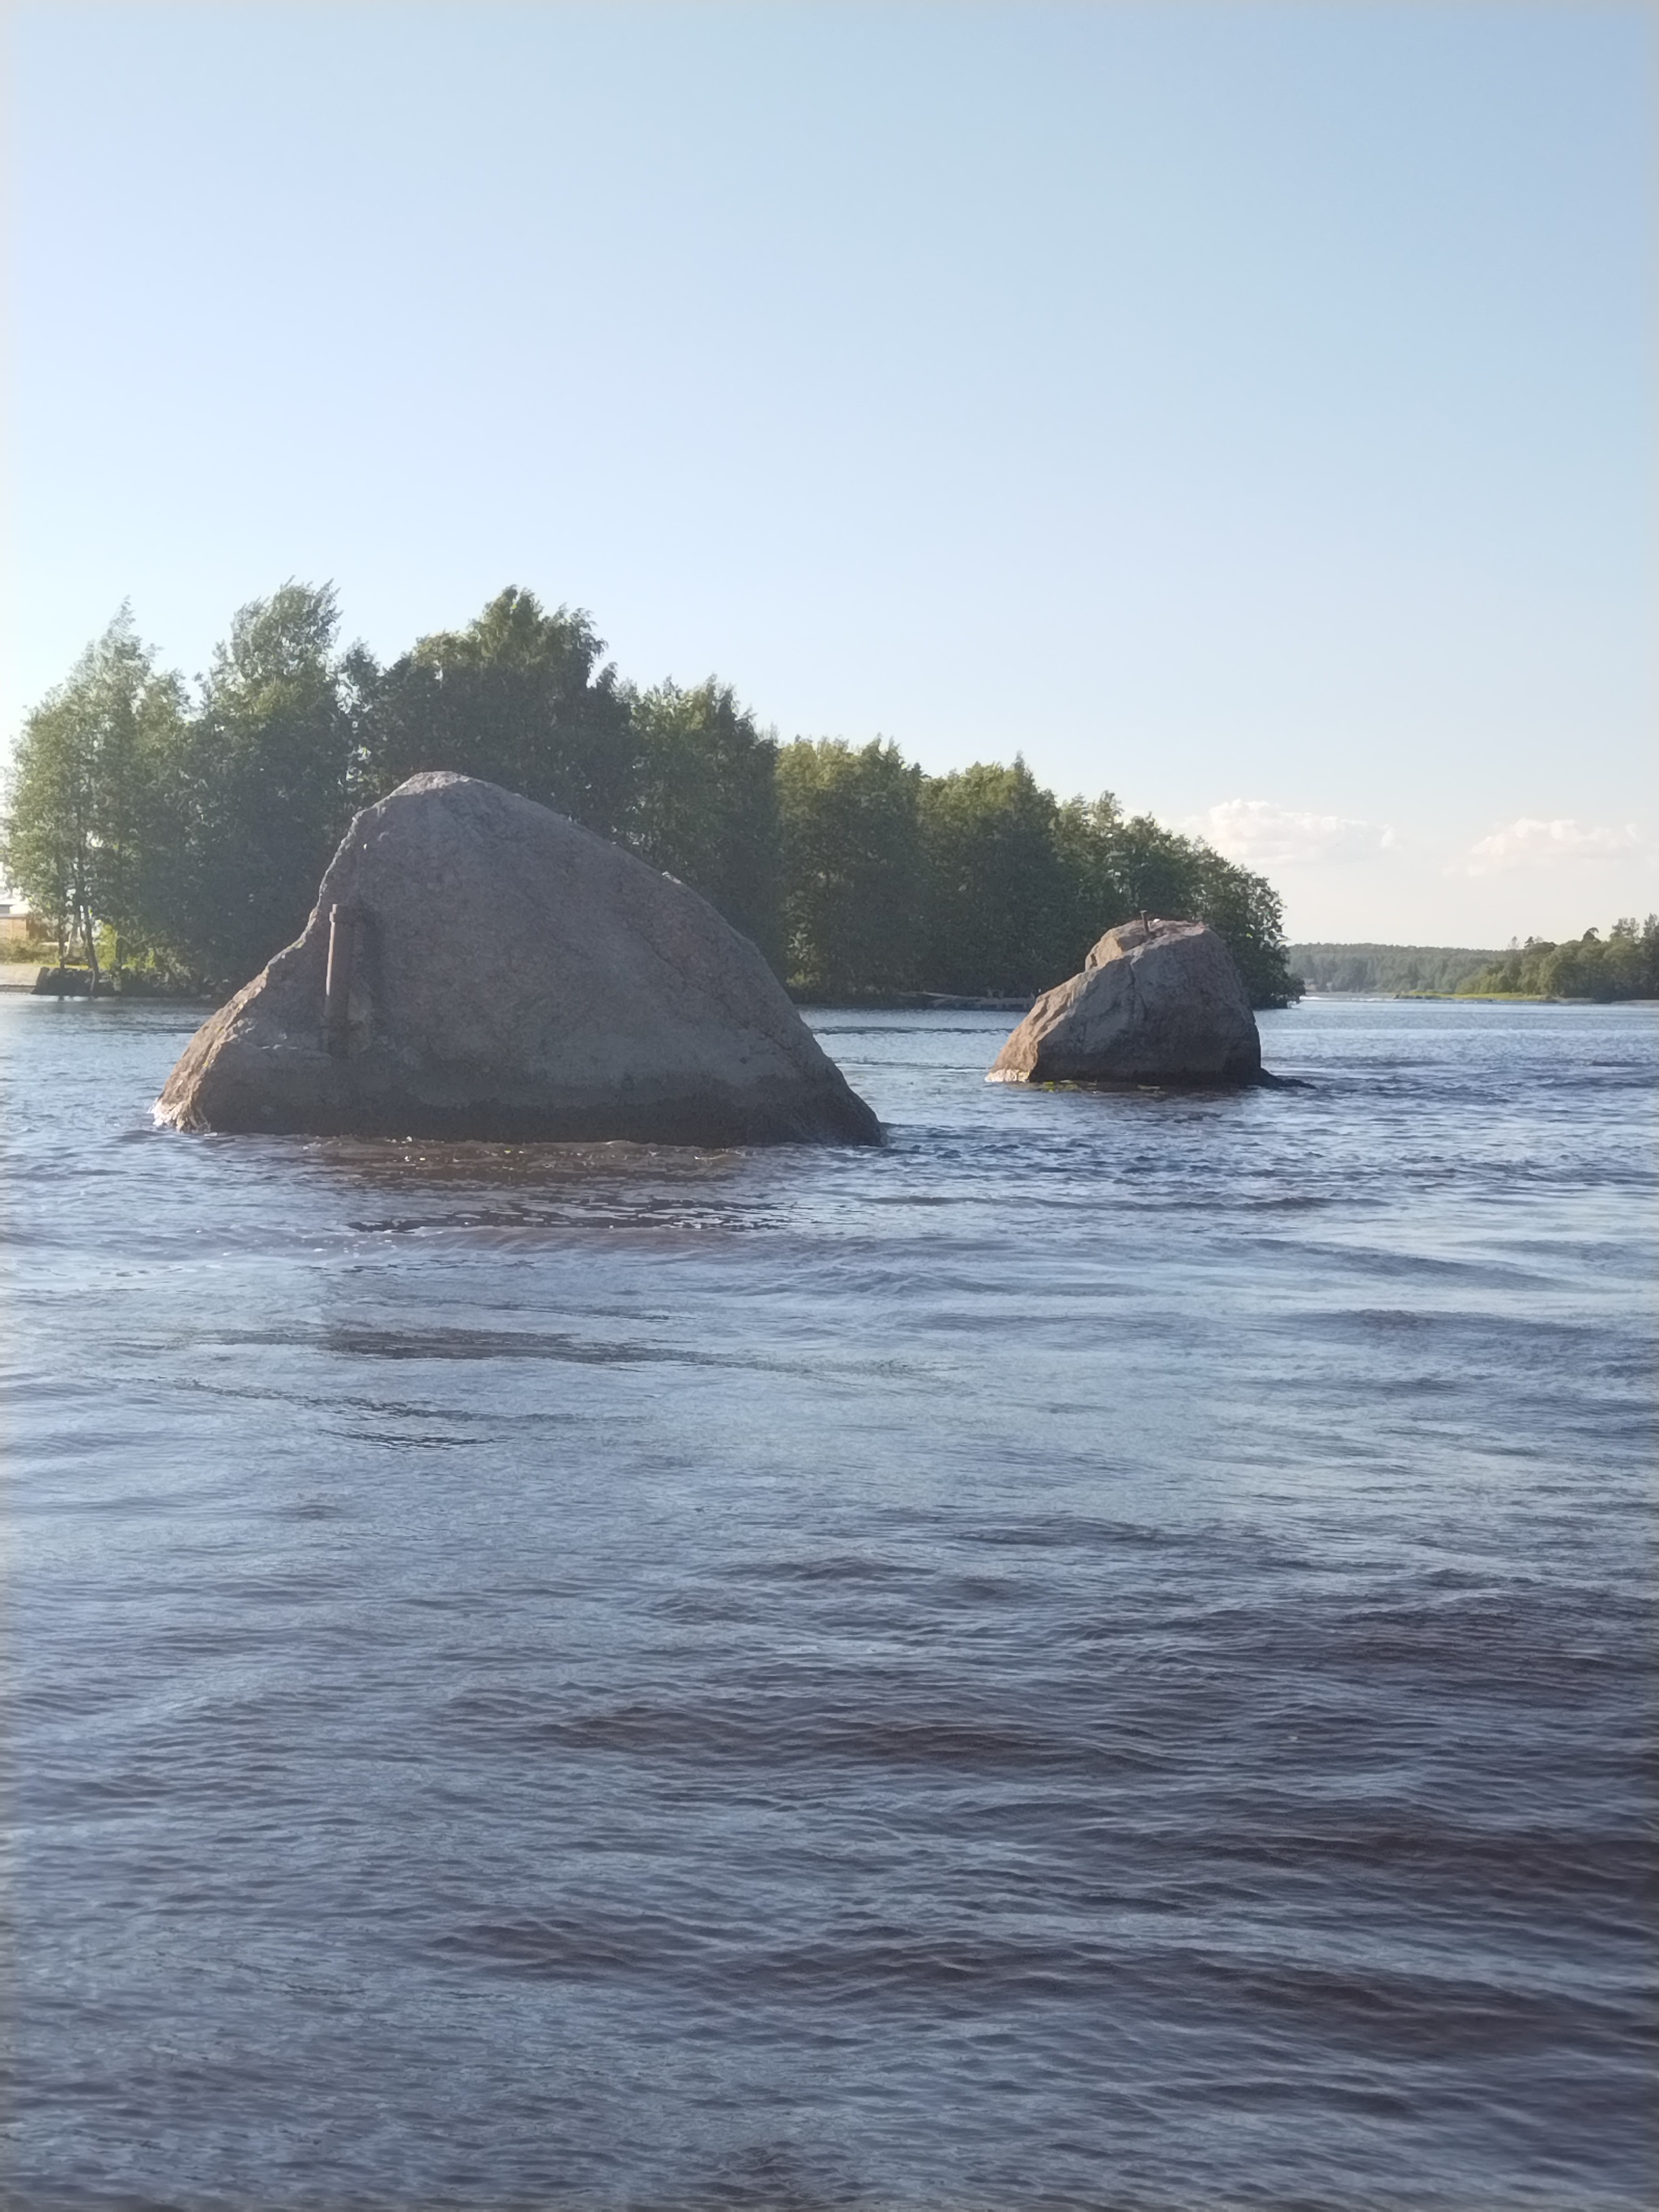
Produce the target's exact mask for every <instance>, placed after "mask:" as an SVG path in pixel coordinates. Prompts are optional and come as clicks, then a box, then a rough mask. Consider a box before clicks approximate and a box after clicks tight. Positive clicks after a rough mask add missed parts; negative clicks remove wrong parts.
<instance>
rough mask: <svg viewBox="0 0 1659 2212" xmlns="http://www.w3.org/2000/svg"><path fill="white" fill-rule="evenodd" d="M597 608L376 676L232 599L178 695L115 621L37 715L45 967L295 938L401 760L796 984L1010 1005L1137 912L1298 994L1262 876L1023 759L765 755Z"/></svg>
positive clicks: (168, 964) (16, 844)
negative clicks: (600, 619) (609, 846)
mask: <svg viewBox="0 0 1659 2212" xmlns="http://www.w3.org/2000/svg"><path fill="white" fill-rule="evenodd" d="M604 653H605V647H604V643H603V641H602V640H601V639H600V638H599V636H598V635H596V634H595V631H594V629H593V626H592V622H591V621H590V619H589V618H588V617H587V616H586V615H585V614H583V613H580V612H578V611H573V610H571V609H569V608H565V607H560V608H557V609H556V610H555V611H552V612H547V611H544V609H543V607H542V606H541V605H540V604H539V603H538V600H537V599H536V598H535V597H534V595H533V594H532V593H531V592H525V591H520V590H517V589H509V590H507V591H504V592H501V593H500V594H499V596H498V597H496V598H495V599H492V600H491V601H490V602H489V605H487V606H486V607H485V608H484V610H483V612H482V613H481V614H480V615H479V616H478V617H477V620H476V621H474V622H473V623H470V624H469V625H468V626H467V627H466V628H465V629H458V630H446V631H440V632H437V633H435V634H434V635H429V636H427V637H422V638H421V639H420V640H418V641H416V644H415V645H413V646H412V647H410V650H409V651H408V652H407V653H404V654H402V655H401V656H399V657H398V659H395V660H393V661H392V662H391V663H390V664H388V665H380V663H379V662H378V661H376V660H375V659H374V657H373V655H371V654H370V653H368V651H367V649H366V648H365V647H362V646H361V645H357V646H352V647H349V648H346V649H344V650H342V649H341V647H340V644H339V612H338V607H337V601H336V597H335V593H334V592H333V589H332V587H331V586H326V585H325V586H313V585H307V584H301V583H295V582H290V583H288V584H285V585H284V586H283V587H282V588H281V589H280V590H279V591H276V592H273V593H272V594H271V596H270V598H269V599H260V600H256V601H254V602H252V604H251V605H247V606H245V607H243V608H241V609H240V611H239V612H238V613H237V614H236V616H235V617H234V620H233V622H232V623H231V626H230V632H229V635H228V638H227V639H226V641H224V643H223V644H222V645H221V646H220V647H218V648H217V650H216V653H215V654H214V657H213V660H212V665H211V666H210V670H209V672H208V673H207V675H206V676H205V677H204V678H199V679H198V680H197V685H196V687H195V689H194V690H193V691H192V690H191V689H190V688H189V687H187V686H186V684H185V681H184V679H183V678H181V677H180V676H179V675H177V674H175V673H173V672H172V671H166V670H163V669H161V668H159V667H158V666H157V665H156V660H155V653H154V652H153V651H152V649H151V648H150V647H148V646H146V645H145V644H144V643H143V641H141V639H140V638H139V636H138V634H137V629H136V628H135V626H134V624H133V622H132V618H131V614H130V613H129V612H128V611H127V610H125V609H124V610H123V611H122V612H121V613H120V614H119V615H118V617H117V618H116V620H115V621H114V622H113V623H112V624H111V626H110V628H109V629H108V630H107V631H106V633H105V634H104V635H103V636H102V637H101V638H100V639H99V640H98V641H96V642H95V643H94V644H93V645H91V646H89V647H88V648H87V651H86V652H85V653H83V654H82V658H81V659H80V660H79V662H77V664H76V667H75V669H74V671H72V673H71V674H70V677H69V678H67V680H66V681H65V682H64V684H61V685H60V686H58V689H57V690H54V691H52V693H51V694H50V695H49V696H47V697H46V699H45V700H43V701H42V702H41V703H40V705H39V706H38V707H36V708H34V709H33V712H32V713H31V714H29V715H28V716H27V720H26V721H25V724H24V726H23V730H22V732H21V736H20V738H19V740H18V744H17V750H16V754H15V760H14V763H13V768H12V773H11V775H10V778H9V787H8V792H7V811H6V815H5V818H4V821H3V823H0V872H3V873H4V874H5V875H7V876H9V878H10V880H11V882H12V883H13V884H15V886H16V887H17V889H18V890H20V891H21V892H22V893H23V894H24V896H26V897H27V899H28V901H29V902H30V903H31V905H32V906H33V908H34V910H35V912H36V913H37V914H38V915H40V916H42V917H43V918H44V919H45V920H46V923H47V925H48V927H50V929H51V930H52V933H53V934H54V936H55V938H56V940H57V942H58V946H59V949H60V957H61V956H62V955H64V954H68V955H70V956H78V957H81V958H82V959H83V960H85V961H86V962H87V963H88V964H90V965H91V966H92V967H93V969H94V976H95V975H96V973H97V971H98V969H100V965H101V966H102V967H105V968H108V969H114V970H115V971H117V972H118V974H119V975H121V976H122V977H123V978H131V979H133V980H135V981H139V982H141V983H146V982H147V983H149V985H150V986H151V987H166V988H174V989H179V990H193V991H200V992H203V993H204V994H214V995H217V994H223V993H225V992H228V991H229V990H232V989H234V988H235V987H238V986H239V985H240V984H241V983H243V982H244V981H246V980H247V978H248V977H249V976H251V975H254V974H255V973H257V971H258V969H260V968H261V967H262V966H263V965H264V963H265V962H266V961H267V960H268V959H270V957H271V955H272V954H273V953H275V952H276V951H279V950H280V949H281V947H282V946H283V945H286V944H289V943H290V942H291V941H292V940H293V939H294V938H295V937H296V936H297V935H298V934H299V933H300V931H301V928H302V927H303V926H304V924H305V921H306V917H307V914H308V912H309V911H310V908H311V903H312V901H313V897H314V896H315V893H316V888H317V884H318V881H319V878H320V877H321V875H322V872H323V870H324V867H325V866H326V864H327V861H328V860H329V858H330V856H331V854H332V852H333V851H334V848H335V847H336V846H337V843H338V842H339V840H340V838H341V837H342V836H343V834H344V832H345V829H346V827H347V825H348V824H349V821H350V819H351V817H352V816H353V814H354V813H356V811H357V810H358V809H359V808H360V807H362V806H365V805H369V804H371V803H372V802H373V801H374V800H375V799H380V798H383V797H384V796H385V795H386V793H388V792H389V791H391V790H392V789H393V788H394V787H396V786H397V785H398V784H399V783H400V782H402V781H404V778H405V777H407V776H409V775H413V774H414V773H416V771H417V770H420V769H455V770H458V771H459V772H461V773H462V774H465V775H477V776H483V777H487V778H488V779H489V781H492V782H495V783H500V784H503V785H505V786H506V787H507V788H508V789H509V790H512V791H516V792H520V793H523V794H524V795H525V796H526V797H527V798H530V799H537V800H539V801H540V802H541V803H542V804H544V805H548V806H551V807H555V808H556V809H557V810H558V811H560V812H562V813H565V814H568V815H571V816H573V817H574V818H575V819H576V820H577V821H579V822H580V823H584V824H586V827H587V828H589V829H593V830H595V831H597V832H598V833H599V835H600V836H605V837H609V838H613V839H615V840H616V841H617V842H619V843H621V844H623V845H625V846H627V847H629V848H630V849H631V850H633V851H634V852H635V853H637V854H639V855H640V857H641V859H643V860H647V861H648V862H649V863H650V864H651V865H652V866H653V867H659V868H662V869H665V870H666V871H668V872H670V873H671V874H672V875H675V876H678V878H681V880H682V881H684V882H685V883H687V884H690V885H691V886H692V888H693V889H694V890H698V891H701V892H702V894H703V896H705V897H707V898H708V900H709V901H710V902H712V903H713V904H714V906H715V907H716V908H719V909H720V912H721V913H722V914H724V915H726V919H727V920H728V921H731V922H732V923H733V925H734V926H735V927H738V929H740V930H742V931H743V932H744V933H745V934H746V935H747V936H749V937H750V938H752V939H754V941H755V942H756V943H757V945H759V946H760V948H761V950H762V951H763V952H764V953H765V955H766V957H767V958H768V959H769V961H771V963H773V965H774V967H775V969H776V970H777V972H778V973H779V974H780V975H781V976H782V977H783V978H784V979H785V981H787V983H788V984H789V986H790V987H791V988H792V989H793V991H794V992H795V993H796V994H797V995H798V996H799V997H802V998H805V999H811V1000H820V1001H842V1002H848V1001H851V1002H858V1001H860V1000H862V1001H867V1002H874V1001H879V1000H884V999H886V1000H893V999H896V998H899V997H902V996H903V995H904V994H913V993H916V992H919V991H936V992H940V993H948V994H962V995H975V996H977V995H983V996H987V997H992V996H994V997H1017V996H1027V995H1031V994H1036V992H1038V991H1040V990H1042V989H1045V988H1047V987H1048V986H1050V985H1052V984H1054V983H1055V982H1058V981H1061V980H1062V979H1063V978H1064V977H1065V976H1066V975H1072V974H1073V973H1075V971H1076V970H1077V969H1078V968H1079V967H1080V966H1081V964H1082V961H1083V957H1084V954H1085V951H1086V950H1087V948H1088V947H1089V945H1091V944H1092V943H1093V942H1094V940H1095V939H1097V937H1099V936H1100V934H1101V933H1102V932H1103V931H1104V930H1106V929H1108V928H1109V927H1111V926H1112V925H1113V924H1114V923H1115V922H1118V921H1124V920H1126V919H1127V918H1128V917H1129V916H1130V915H1134V914H1137V913H1140V912H1143V911H1145V912H1149V913H1158V914H1165V915H1182V916H1191V917H1194V918H1197V919H1199V920H1201V921H1207V922H1208V923H1210V925H1211V926H1212V927H1213V928H1214V929H1216V930H1217V931H1218V933H1219V934H1220V935H1221V936H1222V937H1223V938H1224V939H1225V941H1226V943H1227V945H1229V947H1230V948H1231V951H1232V953H1233V956H1234V957H1235V959H1236V960H1237V963H1238V964H1239V967H1240V969H1241V970H1242V971H1243V975H1244V979H1245V981H1246V983H1247V985H1248V986H1249V991H1250V994H1251V997H1252V999H1253V1000H1254V1001H1255V1004H1256V1005H1257V1006H1283V1005H1285V1004H1286V1003H1288V1002H1289V1001H1290V1000H1292V999H1294V998H1296V997H1297V996H1299V994H1300V988H1301V987H1300V985H1299V983H1298V982H1297V979H1296V976H1295V975H1294V974H1293V973H1292V970H1291V966H1290V964H1289V963H1287V961H1286V958H1285V941H1284V927H1283V918H1282V912H1281V908H1280V904H1279V897H1278V896H1277V894H1276V893H1275V892H1274V890H1273V886H1272V885H1271V884H1268V883H1267V881H1266V880H1265V878H1262V877H1261V876H1259V875H1255V874H1253V873H1252V872H1250V871H1249V870H1248V869H1245V868H1242V867H1239V866H1237V865H1236V864H1235V863H1233V862H1231V861H1230V860H1225V859H1224V858H1223V856H1222V855H1221V854H1218V853H1217V852H1215V851H1213V850H1212V848H1209V847H1208V846H1206V845H1205V844H1204V843H1202V842H1200V841H1199V840H1196V839H1194V838H1191V837H1186V836H1182V835H1180V834H1179V833H1177V832H1176V831H1174V830H1171V829H1164V827H1163V826H1162V825H1160V824H1159V823H1157V822H1156V821H1154V820H1153V819H1152V817H1151V816H1149V815H1145V814H1141V815H1134V816H1126V815H1125V814H1124V813H1123V811H1122V810H1121V808H1120V807H1119V805H1117V802H1116V800H1115V799H1114V798H1113V797H1112V796H1111V794H1110V793H1103V794H1102V795H1101V796H1099V797H1098V798H1096V799H1080V798H1079V799H1067V800H1064V801H1062V800H1060V799H1056V797H1055V796H1054V793H1052V792H1049V791H1047V790H1045V789H1043V787H1042V786H1041V785H1040V784H1038V783H1037V781H1036V779H1035V777H1033V776H1032V775H1031V773H1030V770H1029V769H1027V768H1026V766H1025V764H1024V760H1023V759H1021V758H1019V757H1016V758H1015V760H1014V762H1013V763H1012V766H1004V765H1002V764H1000V763H975V765H974V766H972V767H970V768H966V769H960V770H957V771H956V772H954V773H952V774H951V775H937V776H936V775H925V774H924V773H923V772H922V770H921V769H920V768H918V767H917V766H915V763H911V762H908V761H906V759H905V758H904V757H903V755H902V753H901V752H900V750H899V749H898V747H897V746H896V745H895V744H890V743H889V742H887V741H885V740H884V739H881V738H874V739H872V741H871V742H869V743H868V744H862V745H854V744H847V743H844V742H842V740H840V739H836V738H817V739H812V738H796V739H794V740H793V741H792V742H781V741H780V740H779V739H778V738H777V737H776V736H775V734H774V733H773V732H769V731H766V730H763V729H762V728H760V727H759V726H757V723H756V721H755V720H754V718H753V716H752V715H751V714H750V713H749V712H748V711H747V710H746V709H745V708H743V707H742V706H740V705H739V703H738V699H737V697H736V696H735V693H734V692H733V690H732V687H731V686H730V685H729V684H723V683H721V682H720V681H718V680H717V679H715V678H709V679H708V681H707V682H705V683H703V684H697V685H695V686H693V687H692V688H690V689H689V690H683V689H681V688H680V687H679V686H678V685H677V684H659V685H656V686H655V687H653V688H650V689H641V688H640V687H638V686H636V685H634V684H629V683H627V682H625V681H624V680H623V679H622V678H620V677H619V676H618V674H617V671H616V668H615V667H614V665H611V663H609V662H606V661H605V659H604V657H603V656H604Z"/></svg>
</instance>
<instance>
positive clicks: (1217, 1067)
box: [987, 921, 1262, 1085]
mask: <svg viewBox="0 0 1659 2212" xmlns="http://www.w3.org/2000/svg"><path fill="white" fill-rule="evenodd" d="M1261 1079H1262V1076H1261V1037H1260V1036H1259V1035H1258V1033H1257V1030H1256V1025H1255V1015H1254V1014H1253V1013H1252V1012H1251V1011H1250V1002H1249V994H1248V993H1247V992H1246V991H1245V988H1244V984H1243V979H1242V977H1241V976H1240V975H1239V972H1238V969H1237V967H1236V966H1235V965H1234V963H1233V958H1232V955H1231V953H1230V952H1229V951H1228V950H1227V948H1226V946H1225V945H1224V944H1223V943H1222V941H1221V939H1219V938H1218V936H1217V935H1216V933H1215V932H1214V931H1213V930H1212V929H1209V928H1207V927H1206V926H1205V924H1204V923H1202V922H1200V921H1131V922H1125V923H1124V924H1122V925H1121V927H1119V928H1116V929H1113V930H1109V931H1108V932H1107V933H1106V935H1105V936H1104V937H1103V938H1102V939H1101V940H1100V942H1099V944H1098V945H1096V946H1095V948H1094V950H1093V951H1091V953H1090V955H1089V957H1088V959H1087V961H1086V962H1085V965H1084V968H1083V971H1082V973H1081V974H1080V975H1073V976H1072V977H1070V978H1069V980H1068V981H1066V982H1064V983H1060V984H1057V985H1056V986H1055V987H1054V989H1053V990H1052V991H1048V992H1045V993H1044V994H1043V996H1042V998H1040V999H1039V1000H1037V1002H1036V1006H1033V1007H1032V1009H1031V1011H1030V1013H1029V1014H1028V1015H1027V1016H1026V1017H1025V1019H1024V1021H1023V1022H1022V1023H1021V1024H1019V1027H1018V1029H1017V1030H1015V1031H1014V1033H1013V1035H1012V1036H1011V1037H1010V1038H1009V1039H1008V1042H1007V1043H1006V1044H1005V1045H1004V1047H1003V1048H1002V1050H1001V1051H1000V1053H999V1054H998V1055H997V1057H996V1059H995V1060H994V1062H993V1063H992V1066H991V1070H990V1073H989V1076H988V1078H987V1080H988V1081H990V1082H993V1083H1172V1084H1195V1085H1201V1084H1246V1083H1259V1082H1260V1081H1261Z"/></svg>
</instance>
